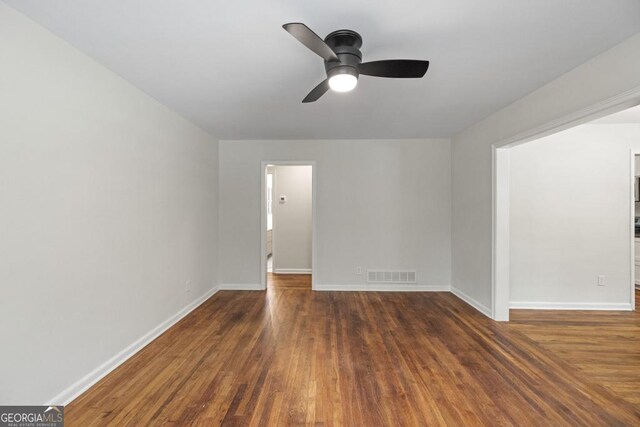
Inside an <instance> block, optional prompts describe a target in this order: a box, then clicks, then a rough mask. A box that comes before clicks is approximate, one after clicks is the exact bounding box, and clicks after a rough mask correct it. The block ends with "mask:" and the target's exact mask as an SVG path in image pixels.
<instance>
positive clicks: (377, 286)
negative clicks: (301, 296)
mask: <svg viewBox="0 0 640 427" xmlns="http://www.w3.org/2000/svg"><path fill="white" fill-rule="evenodd" d="M450 289H451V287H450V286H449V285H415V284H391V283H360V284H352V285H328V284H319V283H316V287H315V290H316V291H345V292H449V290H450Z"/></svg>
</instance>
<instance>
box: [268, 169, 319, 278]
mask: <svg viewBox="0 0 640 427" xmlns="http://www.w3.org/2000/svg"><path fill="white" fill-rule="evenodd" d="M274 171H275V172H274V193H273V194H274V203H273V224H274V226H273V239H274V242H275V244H274V246H273V263H274V264H273V268H274V272H275V273H305V272H311V236H312V225H313V215H312V190H313V188H312V172H313V171H312V168H311V166H294V165H291V166H275V167H274ZM280 196H286V198H287V200H286V202H284V203H283V202H281V201H280Z"/></svg>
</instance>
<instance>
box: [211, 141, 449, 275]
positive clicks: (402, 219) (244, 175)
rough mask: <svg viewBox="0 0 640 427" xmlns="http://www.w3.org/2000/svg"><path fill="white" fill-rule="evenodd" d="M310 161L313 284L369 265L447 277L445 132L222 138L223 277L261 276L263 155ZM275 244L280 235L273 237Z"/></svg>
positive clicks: (447, 165)
mask: <svg viewBox="0 0 640 427" xmlns="http://www.w3.org/2000/svg"><path fill="white" fill-rule="evenodd" d="M263 160H264V161H275V160H298V161H302V160H307V161H316V162H317V163H316V168H317V170H316V202H317V207H316V215H317V218H316V227H317V242H316V244H317V252H318V253H317V273H316V280H317V284H318V285H325V286H331V285H337V286H343V287H349V285H356V286H360V287H362V286H363V285H364V283H365V277H364V275H356V274H355V268H356V266H361V267H362V268H363V269H366V268H389V269H390V268H398V269H416V270H417V275H418V276H417V277H418V282H419V284H420V285H422V286H437V287H448V286H449V283H450V266H451V251H450V236H451V230H450V220H451V205H450V197H451V188H450V180H451V170H450V165H451V158H450V144H449V141H448V140H444V139H428V140H415V141H413V140H396V141H369V140H357V141H355V140H354V141H220V219H219V229H220V241H219V242H220V250H219V251H220V283H221V285H223V286H227V285H255V286H257V285H258V284H259V283H260V168H261V166H260V164H261V161H263ZM276 245H277V242H276Z"/></svg>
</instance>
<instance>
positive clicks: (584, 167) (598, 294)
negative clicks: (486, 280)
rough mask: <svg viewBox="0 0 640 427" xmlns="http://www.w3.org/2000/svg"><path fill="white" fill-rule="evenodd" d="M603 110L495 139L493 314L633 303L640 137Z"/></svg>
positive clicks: (616, 306)
mask: <svg viewBox="0 0 640 427" xmlns="http://www.w3.org/2000/svg"><path fill="white" fill-rule="evenodd" d="M626 106H628V104H627V105H625V107H626ZM620 107H621V105H619V106H618V107H616V111H618V110H619V108H620ZM625 111H628V110H627V109H625ZM606 112H607V113H610V112H612V111H611V110H608V111H606ZM603 113H605V110H602V111H601V112H600V113H598V114H597V117H598V119H597V120H584V119H581V120H579V121H578V122H574V123H571V124H573V125H574V126H568V125H567V126H562V129H557V132H541V133H538V134H537V135H536V137H530V138H525V139H522V140H519V141H515V142H509V143H508V144H505V145H502V146H500V147H494V151H493V165H494V176H493V202H494V205H493V207H494V211H493V221H494V222H493V232H494V235H493V251H494V253H493V262H494V264H493V286H494V287H493V314H494V318H495V319H496V320H508V318H509V308H519V309H565V310H576V309H581V310H633V309H634V307H635V289H634V282H635V281H634V276H635V262H634V261H635V259H634V258H635V257H634V252H637V250H636V248H634V237H635V236H634V231H635V230H634V229H635V222H636V221H635V216H637V214H636V212H635V209H634V203H633V202H630V201H632V200H634V199H638V197H637V194H634V186H635V183H636V181H637V180H636V179H635V175H636V174H637V172H636V166H635V155H636V154H639V153H638V152H637V151H638V149H639V148H640V141H639V140H638V139H637V131H635V130H634V131H632V130H630V128H628V127H626V126H628V125H629V124H630V123H636V122H628V118H625V119H624V120H625V121H621V119H620V118H619V116H617V115H616V114H611V115H607V116H606V117H602V114H603ZM616 116H617V117H616ZM638 123H640V122H638ZM577 125H580V126H577ZM634 126H635V125H634ZM634 129H636V128H635V127H634ZM614 140H615V141H616V144H615V145H614V144H613V143H612V142H611V141H614ZM533 141H535V142H534V143H533V144H528V143H529V142H533ZM525 142H526V143H527V144H524V143H525ZM523 144H524V145H523ZM536 147H537V148H536ZM629 165H630V166H629ZM523 183H524V185H523ZM514 242H515V243H514ZM629 287H630V288H631V289H630V291H631V292H629Z"/></svg>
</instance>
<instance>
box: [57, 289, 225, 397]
mask: <svg viewBox="0 0 640 427" xmlns="http://www.w3.org/2000/svg"><path fill="white" fill-rule="evenodd" d="M217 291H218V287H217V286H216V287H214V288H212V289H211V290H209V291H207V292H206V293H205V294H204V295H202V296H201V297H200V298H198V299H196V300H195V301H193V302H192V303H190V304H189V305H187V306H186V307H184V308H183V309H182V310H180V311H179V312H177V313H176V314H174V315H173V316H171V317H170V318H168V319H167V320H165V321H164V322H162V323H161V324H159V325H158V326H156V327H155V328H153V329H152V330H150V331H149V332H147V333H146V334H145V335H143V336H142V337H140V338H139V339H138V340H136V341H135V342H134V343H132V344H131V345H130V346H128V347H127V348H125V349H124V350H122V351H121V352H119V353H118V354H116V355H115V356H113V357H112V358H111V359H109V360H107V361H106V362H104V363H103V364H102V365H100V366H98V367H97V368H96V369H94V370H93V371H91V372H89V373H88V374H87V375H85V376H84V377H82V378H80V379H79V380H78V381H76V382H75V383H73V384H72V385H71V386H69V387H68V388H67V389H66V390H64V391H62V392H61V393H59V394H58V395H56V396H55V397H53V398H52V399H49V400H48V401H47V402H46V403H45V405H68V404H69V403H70V402H71V401H73V400H74V399H75V398H76V397H78V396H80V395H81V394H82V393H84V392H85V391H86V390H87V389H89V388H90V387H91V386H92V385H94V384H95V383H97V382H98V381H100V380H101V379H102V378H103V377H104V376H106V375H107V374H108V373H110V372H111V371H113V370H114V369H116V368H117V367H118V366H120V365H121V364H122V363H124V362H126V361H127V359H129V358H130V357H131V356H133V355H134V354H136V353H137V352H138V351H140V350H142V349H143V348H144V347H145V346H146V345H147V344H149V343H150V342H151V341H153V340H155V339H156V338H158V337H159V336H160V335H162V333H163V332H165V331H166V330H167V329H169V328H170V327H172V326H173V325H175V324H176V323H178V321H179V320H180V319H182V318H183V317H185V316H186V315H187V314H189V313H191V312H192V311H193V310H195V309H196V308H197V307H198V306H200V305H201V304H202V303H203V302H205V301H206V300H208V299H209V298H211V296H213V294H215V293H216V292H217Z"/></svg>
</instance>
